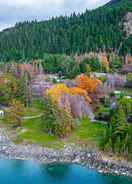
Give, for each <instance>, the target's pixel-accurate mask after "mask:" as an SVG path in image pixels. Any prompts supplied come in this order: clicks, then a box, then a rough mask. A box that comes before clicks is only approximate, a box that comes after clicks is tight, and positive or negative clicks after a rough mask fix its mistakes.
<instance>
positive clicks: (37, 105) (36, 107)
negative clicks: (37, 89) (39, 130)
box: [24, 100, 43, 116]
mask: <svg viewBox="0 0 132 184" xmlns="http://www.w3.org/2000/svg"><path fill="white" fill-rule="evenodd" d="M42 112H43V104H42V101H40V100H33V102H32V105H31V107H27V108H25V109H24V116H36V115H39V114H41V113H42Z"/></svg>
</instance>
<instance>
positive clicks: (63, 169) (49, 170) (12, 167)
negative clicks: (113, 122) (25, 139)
mask: <svg viewBox="0 0 132 184" xmlns="http://www.w3.org/2000/svg"><path fill="white" fill-rule="evenodd" d="M0 184H132V178H128V177H123V176H112V175H102V174H99V173H98V172H96V171H95V170H91V169H87V168H84V167H82V166H79V165H75V164H71V165H68V164H54V165H41V164H38V163H36V162H32V161H20V160H0Z"/></svg>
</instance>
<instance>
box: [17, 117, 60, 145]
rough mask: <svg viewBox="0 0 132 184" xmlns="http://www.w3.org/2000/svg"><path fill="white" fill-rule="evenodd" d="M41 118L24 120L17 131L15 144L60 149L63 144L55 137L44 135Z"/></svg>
mask: <svg viewBox="0 0 132 184" xmlns="http://www.w3.org/2000/svg"><path fill="white" fill-rule="evenodd" d="M40 124H41V118H36V119H30V120H25V121H24V122H23V125H22V129H21V130H19V129H18V130H17V132H16V133H17V137H16V140H15V142H16V143H19V142H27V143H36V144H40V145H43V146H45V147H53V148H61V147H63V142H62V141H61V140H59V139H58V138H57V137H55V136H51V135H48V134H46V133H44V132H43V131H42V129H41V125H40Z"/></svg>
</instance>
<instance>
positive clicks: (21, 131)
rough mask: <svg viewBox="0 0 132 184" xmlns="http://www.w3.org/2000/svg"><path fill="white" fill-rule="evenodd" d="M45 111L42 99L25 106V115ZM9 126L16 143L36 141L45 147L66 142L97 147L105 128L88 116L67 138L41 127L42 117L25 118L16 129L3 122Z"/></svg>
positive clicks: (33, 114)
mask: <svg viewBox="0 0 132 184" xmlns="http://www.w3.org/2000/svg"><path fill="white" fill-rule="evenodd" d="M42 112H43V104H42V102H41V101H38V100H37V101H33V103H32V107H29V108H25V110H24V116H35V115H39V114H40V113H42ZM2 124H3V125H4V126H5V127H7V129H8V130H9V131H10V133H11V134H12V137H13V140H14V141H15V142H16V143H22V142H24V143H35V144H39V145H42V146H45V147H52V148H62V147H63V146H64V144H66V143H68V144H69V143H74V144H76V145H81V146H83V145H84V146H85V147H86V146H88V147H90V146H91V147H92V148H93V147H97V143H98V140H99V138H100V135H101V134H102V132H103V131H104V129H105V126H104V125H101V124H99V123H91V122H90V121H89V120H88V118H84V119H82V120H80V121H78V122H77V123H76V128H75V130H74V131H73V132H72V133H71V134H70V135H69V136H68V137H66V138H65V139H59V138H57V137H55V136H52V135H48V134H47V133H45V132H44V131H43V130H42V128H41V118H35V119H27V120H23V122H22V127H21V128H18V129H16V130H14V129H12V128H11V125H10V124H8V123H5V122H3V123H1V126H2Z"/></svg>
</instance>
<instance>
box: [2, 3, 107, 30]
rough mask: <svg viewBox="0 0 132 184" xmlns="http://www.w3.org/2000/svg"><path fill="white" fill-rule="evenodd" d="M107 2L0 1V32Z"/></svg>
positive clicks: (81, 10) (82, 10)
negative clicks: (28, 21)
mask: <svg viewBox="0 0 132 184" xmlns="http://www.w3.org/2000/svg"><path fill="white" fill-rule="evenodd" d="M108 1H109V0H0V30H3V29H5V28H8V27H11V26H13V25H14V24H15V23H16V22H20V21H24V20H34V19H36V20H45V19H49V18H51V17H53V16H54V17H55V16H59V15H69V14H71V13H72V12H84V11H85V10H86V8H87V9H93V8H96V7H98V6H101V5H103V4H105V3H106V2H108Z"/></svg>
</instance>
